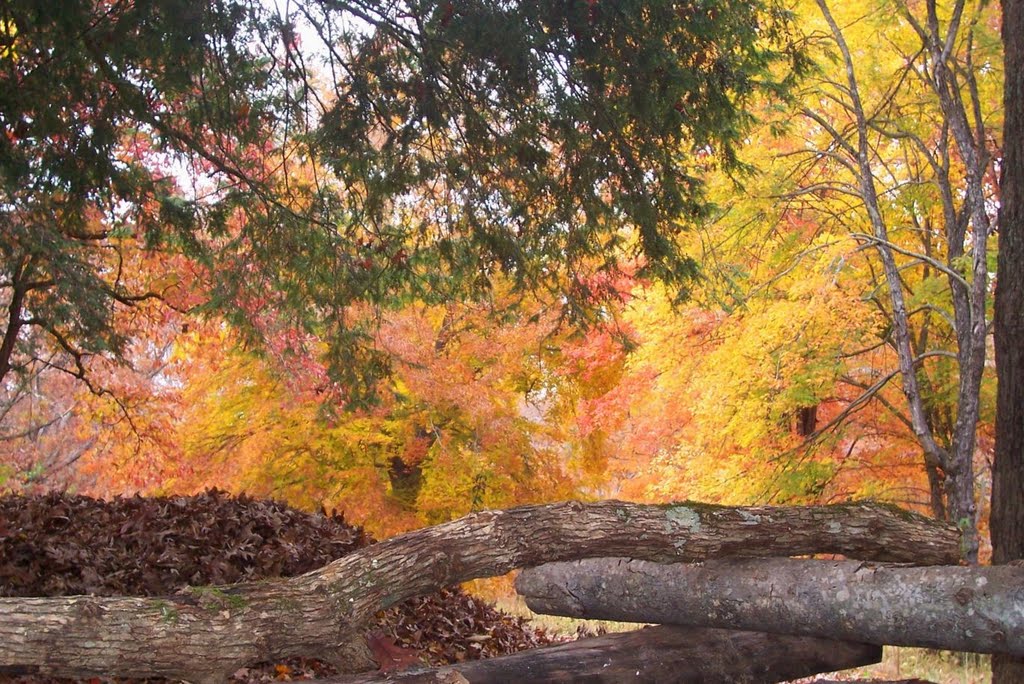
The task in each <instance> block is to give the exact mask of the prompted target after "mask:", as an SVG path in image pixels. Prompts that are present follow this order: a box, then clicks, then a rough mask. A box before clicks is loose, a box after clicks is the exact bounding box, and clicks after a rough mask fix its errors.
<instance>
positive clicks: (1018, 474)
mask: <svg viewBox="0 0 1024 684" xmlns="http://www.w3.org/2000/svg"><path fill="white" fill-rule="evenodd" d="M1003 48H1004V50H1005V53H1004V54H1005V57H1004V59H1005V65H1006V68H1005V78H1006V84H1005V91H1004V96H1003V101H1004V106H1005V107H1006V113H1005V116H1006V118H1005V120H1004V124H1003V125H1004V133H1003V140H1004V147H1003V165H1002V174H1003V175H1002V183H1001V188H1002V197H1001V201H1002V203H1001V205H1000V209H999V264H998V271H997V274H996V327H995V336H996V371H997V373H998V379H999V390H998V393H997V397H996V457H995V463H994V466H993V469H992V521H991V523H992V524H991V529H992V562H993V563H1007V562H1009V561H1013V560H1018V559H1022V558H1024V0H1003ZM992 681H993V684H1011V682H1012V683H1014V684H1017V683H1019V682H1024V660H1022V659H1020V658H1011V657H1008V656H996V657H995V658H993V660H992Z"/></svg>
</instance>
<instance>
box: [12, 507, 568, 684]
mask: <svg viewBox="0 0 1024 684" xmlns="http://www.w3.org/2000/svg"><path fill="white" fill-rule="evenodd" d="M373 542H374V540H373V539H371V538H370V537H369V536H368V535H367V534H366V533H364V532H363V530H362V529H360V528H358V527H355V526H353V525H350V524H349V523H347V522H345V519H344V516H343V515H341V514H340V513H337V512H331V513H327V512H325V511H322V512H320V513H317V514H312V515H311V514H307V513H303V512H301V511H297V510H295V509H293V508H289V507H288V506H286V505H284V504H281V503H278V502H274V501H264V500H256V499H251V498H248V497H245V496H239V497H237V498H236V497H232V496H229V495H227V494H225V493H223V492H220V491H217V490H210V491H207V492H204V493H202V494H198V495H195V496H175V497H152V498H150V497H139V496H136V497H132V498H116V499H113V500H111V501H102V500H97V499H91V498H88V497H83V496H73V495H68V494H48V495H44V496H30V497H24V496H13V495H9V496H5V497H2V498H0V595H2V596H60V595H71V594H96V595H98V596H113V595H130V596H131V595H134V596H158V595H167V594H173V593H174V592H176V591H177V590H179V589H180V588H181V587H183V586H185V585H206V584H229V583H233V582H240V581H245V580H253V579H260V578H267V577H290V576H293V575H298V574H301V573H304V572H308V571H309V570H313V569H315V568H318V567H320V566H322V565H326V564H327V563H329V562H331V561H332V560H335V559H337V558H340V557H342V556H344V555H345V554H347V553H349V552H351V551H353V550H355V549H358V548H360V547H361V546H365V545H366V544H372V543H373ZM549 642H550V639H549V637H548V636H547V635H545V634H544V633H543V632H541V631H539V630H537V629H534V628H531V627H530V626H529V625H528V624H527V623H525V622H524V621H523V620H522V619H521V618H515V617H511V616H508V615H505V614H503V613H501V612H499V611H496V610H494V609H493V608H491V607H490V606H489V605H487V604H486V603H484V602H483V601H480V600H479V599H476V598H473V597H472V596H469V595H468V594H466V593H465V592H463V591H462V590H460V589H446V590H443V591H441V592H439V593H437V594H434V595H432V596H426V597H421V598H414V599H410V600H409V601H406V602H405V603H403V604H401V605H399V606H396V607H394V608H392V609H390V610H388V611H386V612H384V613H381V614H380V615H379V616H378V624H377V627H376V630H375V631H374V633H373V636H372V637H371V647H373V649H374V652H375V653H378V654H384V655H385V656H387V654H390V653H393V654H395V656H394V660H395V662H399V661H409V662H412V661H414V660H417V659H418V660H420V661H421V662H426V663H430V664H434V665H441V664H446V663H453V662H458V661H461V660H466V659H474V658H481V657H491V656H496V655H503V654H507V653H514V652H516V651H520V650H523V649H526V648H533V647H536V646H540V645H543V644H546V643H549ZM330 674H334V673H333V671H332V670H331V668H330V667H329V666H328V665H326V664H324V663H321V662H318V661H311V660H304V659H295V660H292V661H289V662H287V663H264V664H261V665H254V666H253V667H247V668H243V669H242V670H239V672H238V673H236V676H235V680H236V681H243V682H266V681H275V680H276V681H281V680H290V679H307V678H312V677H319V676H328V675H330ZM54 681H55V680H54Z"/></svg>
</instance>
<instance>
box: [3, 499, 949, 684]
mask: <svg viewBox="0 0 1024 684" xmlns="http://www.w3.org/2000/svg"><path fill="white" fill-rule="evenodd" d="M958 540H959V537H958V533H957V532H956V530H955V529H954V528H953V527H951V526H947V525H944V524H942V523H938V522H935V521H934V520H930V519H927V518H923V517H921V516H916V515H913V514H910V513H905V512H903V511H899V510H898V509H894V508H889V507H883V506H877V505H869V504H845V505H838V506H820V507H748V508H727V507H721V506H707V505H701V504H689V503H686V504H675V505H664V506H644V505H639V504H629V503H622V502H617V501H604V502H598V503H592V504H583V503H578V502H568V503H559V504H550V505H545V506H523V507H520V508H513V509H509V510H504V511H485V512H481V513H475V514H473V515H469V516H466V517H465V518H461V519H459V520H456V521H453V522H450V523H446V524H444V525H438V526H436V527H430V528H426V529H422V530H417V531H415V532H410V533H408V534H405V535H401V536H399V537H394V538H392V539H389V540H387V541H384V542H381V543H379V544H374V545H373V546H370V547H367V548H365V549H361V550H359V551H357V552H355V553H352V554H350V555H348V556H346V557H344V558H342V559H339V560H337V561H335V562H334V563H331V564H330V565H327V566H325V567H323V568H321V569H319V570H316V571H314V572H312V573H309V574H307V575H304V576H301V577H296V578H292V579H289V580H279V581H267V582H255V583H250V584H240V585H235V586H231V587H222V588H219V589H210V588H207V589H196V590H189V591H186V592H183V593H181V594H178V595H176V596H172V597H166V598H163V599H141V598H96V597H70V598H37V599H23V598H5V599H0V672H2V671H4V670H5V669H7V670H8V671H9V670H10V668H12V667H13V668H15V669H18V670H20V671H29V672H36V673H39V674H45V675H59V676H68V677H89V676H126V677H168V678H171V679H187V680H190V681H193V682H205V681H223V679H224V678H225V677H226V676H227V674H229V673H231V672H233V671H234V670H236V669H237V668H239V667H241V666H244V665H247V664H251V663H253V662H256V661H258V660H263V659H272V658H285V657H288V656H293V655H313V656H317V657H327V658H330V659H331V660H332V662H334V663H335V664H336V665H337V666H338V667H339V668H341V669H342V671H344V672H359V671H364V670H367V669H371V668H372V667H373V662H372V660H371V658H370V654H369V651H368V650H367V648H366V645H365V639H364V636H363V635H362V634H361V633H360V630H361V629H362V628H363V625H365V624H366V623H367V621H368V620H369V619H370V618H371V617H372V616H373V615H374V614H375V613H376V612H377V611H379V610H381V609H382V608H386V607H388V606H391V605H393V604H395V603H397V602H399V601H402V600H404V599H406V598H409V597H411V596H418V595H423V594H427V593H430V592H432V591H435V590H437V589H438V588H440V587H443V586H448V585H452V584H457V583H459V582H463V581H466V580H470V579H474V578H477V577H489V576H495V575H503V574H505V573H507V572H509V571H511V570H514V569H516V568H521V567H527V566H533V565H539V564H541V563H546V562H551V561H564V560H573V559H577V558H593V557H599V556H608V555H618V556H625V555H628V556H631V557H634V558H645V559H649V560H656V561H666V562H669V561H696V560H704V559H707V558H711V557H715V556H728V555H734V556H768V555H791V554H793V555H799V554H813V553H842V554H846V555H848V556H854V557H858V558H863V559H881V560H893V561H903V560H911V559H915V558H916V559H918V560H919V561H920V562H922V563H943V562H953V561H954V560H955V559H956V557H957V555H958V549H959V546H958V543H959V542H958Z"/></svg>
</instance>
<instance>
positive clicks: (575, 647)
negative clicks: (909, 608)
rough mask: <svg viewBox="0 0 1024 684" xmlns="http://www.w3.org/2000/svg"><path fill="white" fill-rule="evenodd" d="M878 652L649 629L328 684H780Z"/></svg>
mask: <svg viewBox="0 0 1024 684" xmlns="http://www.w3.org/2000/svg"><path fill="white" fill-rule="evenodd" d="M881 659H882V649H881V647H880V646H872V645H868V644H858V643H851V642H846V641H833V640H831V639H817V638H813V637H794V636H785V635H777V634H764V633H761V632H740V631H732V630H724V629H697V628H692V627H668V626H659V627H649V628H647V629H641V630H637V631H635V632H626V633H622V634H608V635H605V636H603V637H594V638H590V639H581V640H580V641H575V642H573V643H569V644H561V645H559V646H548V647H545V648H537V649H533V650H531V651H524V652H522V653H516V654H514V655H509V656H503V657H501V658H490V659H487V660H474V661H469V662H464V663H459V664H458V665H451V666H448V667H441V668H436V669H431V670H413V671H405V672H398V673H393V674H381V673H374V674H371V675H364V676H357V677H342V678H337V679H330V680H327V681H326V682H324V684H372V683H374V682H400V683H404V684H441V683H444V684H454V683H456V682H457V683H459V684H463V683H465V682H468V683H469V684H499V683H503V682H595V683H596V682H612V683H618V682H626V681H628V682H651V683H652V684H671V683H673V682H676V683H679V684H683V683H686V682H693V683H695V684H696V683H698V682H700V683H703V682H739V683H747V684H754V683H755V682H757V683H762V682H764V683H766V682H782V681H787V680H790V679H796V678H799V677H809V676H811V675H814V674H818V673H821V672H834V671H836V670H846V669H849V668H851V667H860V666H862V665H870V664H871V663H877V662H879V661H880V660H881Z"/></svg>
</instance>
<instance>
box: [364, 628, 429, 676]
mask: <svg viewBox="0 0 1024 684" xmlns="http://www.w3.org/2000/svg"><path fill="white" fill-rule="evenodd" d="M366 645H367V646H369V647H370V652H371V653H373V659H374V660H375V661H377V665H378V666H379V667H380V671H381V672H398V671H399V670H404V669H406V668H409V667H412V666H413V665H416V664H418V663H419V662H420V654H419V652H417V651H414V650H412V649H410V648H402V647H401V646H399V645H397V644H396V643H395V642H394V641H393V640H392V639H389V638H388V637H387V636H386V635H385V634H384V633H383V632H373V633H372V634H370V636H368V637H367V638H366Z"/></svg>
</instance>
